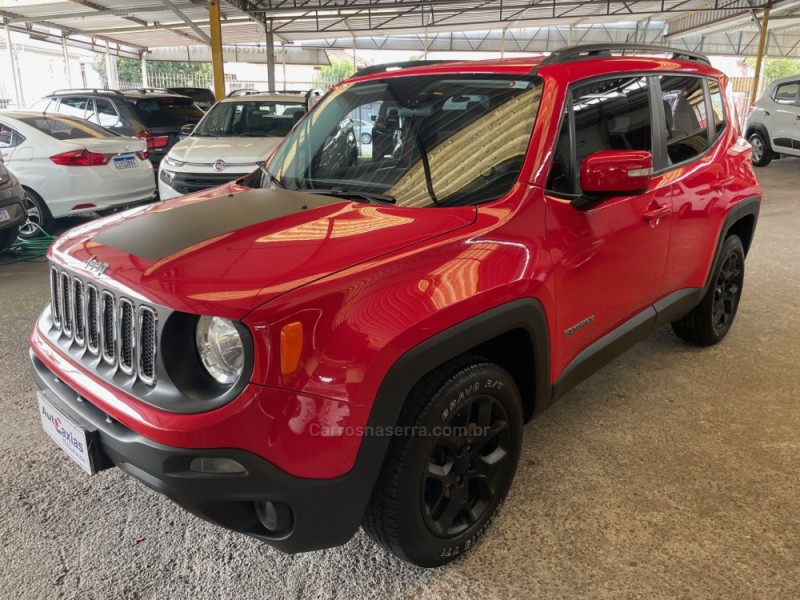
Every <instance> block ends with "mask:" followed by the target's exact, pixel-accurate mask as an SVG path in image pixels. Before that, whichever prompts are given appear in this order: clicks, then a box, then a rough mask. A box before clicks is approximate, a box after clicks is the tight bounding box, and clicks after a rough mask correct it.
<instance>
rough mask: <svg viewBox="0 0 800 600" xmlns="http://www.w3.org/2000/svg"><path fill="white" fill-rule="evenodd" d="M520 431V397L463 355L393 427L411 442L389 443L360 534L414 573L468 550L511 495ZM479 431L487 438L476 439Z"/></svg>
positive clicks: (429, 381) (507, 381)
mask: <svg viewBox="0 0 800 600" xmlns="http://www.w3.org/2000/svg"><path fill="white" fill-rule="evenodd" d="M479 423H480V424H479ZM522 423H523V415H522V402H521V400H520V395H519V391H518V390H517V386H516V384H515V383H514V380H513V379H512V378H511V376H510V375H509V374H508V373H507V372H506V371H505V370H503V369H502V368H501V367H499V366H497V365H495V364H493V363H491V362H488V361H487V360H485V359H483V358H480V357H477V356H466V357H461V358H458V359H454V360H453V361H450V362H449V363H446V364H445V365H443V366H441V367H439V368H438V369H436V370H435V371H433V372H432V373H430V374H429V375H427V376H426V377H425V378H424V379H423V380H422V381H420V382H419V383H418V384H417V385H415V386H414V388H413V389H412V391H411V393H410V394H409V397H408V399H407V401H406V404H405V407H404V409H403V413H402V414H401V416H400V419H399V421H398V425H399V426H401V427H403V431H404V432H408V434H407V435H397V436H395V437H394V438H393V439H392V442H391V445H390V447H389V451H388V452H387V454H386V460H385V461H384V466H383V470H382V471H381V474H380V476H379V478H378V481H377V483H376V485H375V489H374V490H373V493H372V497H371V498H370V501H369V506H368V507H367V510H366V513H365V515H364V519H363V521H362V526H363V528H364V530H365V531H366V532H367V534H368V535H369V536H370V537H371V538H372V539H373V540H375V541H376V542H378V544H380V545H381V546H383V547H384V548H385V549H386V550H388V551H389V552H391V553H393V554H395V555H396V556H398V557H399V558H401V559H403V560H405V561H407V562H410V563H412V564H414V565H417V566H420V567H437V566H440V565H443V564H445V563H448V562H450V561H452V560H454V559H455V558H456V557H458V556H459V555H461V554H463V553H464V552H466V551H467V550H469V549H470V548H471V547H472V546H474V545H475V543H476V542H477V541H478V539H479V538H480V537H481V536H482V535H483V533H484V532H485V531H486V529H487V528H488V526H489V525H490V524H491V522H492V521H493V520H494V518H495V517H496V515H497V513H498V511H499V510H500V506H501V505H502V502H503V499H504V498H505V496H506V494H507V493H508V490H509V488H510V487H511V482H512V481H513V479H514V474H515V472H516V468H517V462H518V461H519V453H520V448H521V445H522ZM482 426H488V427H489V428H490V432H489V433H488V434H484V435H479V434H480V433H481V431H476V427H482ZM458 429H461V430H462V431H458ZM464 430H468V431H469V433H465V434H464V435H458V434H459V433H463V432H464ZM426 433H429V434H430V435H426Z"/></svg>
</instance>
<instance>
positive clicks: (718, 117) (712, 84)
mask: <svg viewBox="0 0 800 600" xmlns="http://www.w3.org/2000/svg"><path fill="white" fill-rule="evenodd" d="M708 95H709V96H710V98H711V112H712V113H713V115H712V116H713V117H714V120H713V122H712V130H711V135H712V137H713V138H714V139H717V138H718V137H719V136H720V135H722V132H723V131H724V130H725V124H726V119H725V103H724V102H723V100H722V92H721V91H720V89H719V82H718V81H717V80H716V79H709V80H708Z"/></svg>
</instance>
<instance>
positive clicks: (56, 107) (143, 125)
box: [33, 89, 204, 165]
mask: <svg viewBox="0 0 800 600" xmlns="http://www.w3.org/2000/svg"><path fill="white" fill-rule="evenodd" d="M33 108H35V109H36V110H41V111H42V112H56V113H60V114H63V115H69V116H71V117H78V118H79V119H86V120H87V121H90V122H92V123H96V124H97V125H101V126H102V127H105V128H106V129H110V130H111V131H115V132H117V133H119V134H122V135H129V136H133V137H136V138H141V139H143V140H145V141H146V142H147V150H148V152H149V154H150V161H151V162H152V163H153V164H154V165H158V163H160V162H161V159H162V158H163V157H164V156H166V154H167V152H169V149H170V148H172V146H173V145H174V144H175V142H177V141H178V140H179V139H180V133H181V127H183V126H184V125H187V124H190V123H192V124H193V123H197V122H198V121H199V120H200V119H201V118H202V117H203V114H204V113H203V111H202V110H201V109H200V108H199V107H198V106H196V105H195V101H194V100H193V99H192V98H189V97H188V96H182V95H180V94H173V93H170V92H167V91H158V90H126V91H122V92H120V91H117V90H94V89H83V90H77V89H76V90H59V91H56V92H53V93H52V94H50V95H48V96H45V97H44V98H42V99H41V100H39V101H38V102H36V103H35V104H34V105H33Z"/></svg>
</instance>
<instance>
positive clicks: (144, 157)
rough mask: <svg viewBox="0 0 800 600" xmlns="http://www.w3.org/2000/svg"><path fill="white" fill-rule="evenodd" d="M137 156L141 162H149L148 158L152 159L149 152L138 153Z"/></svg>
mask: <svg viewBox="0 0 800 600" xmlns="http://www.w3.org/2000/svg"><path fill="white" fill-rule="evenodd" d="M136 156H138V157H139V160H147V159H148V158H150V154H149V153H148V152H147V150H143V151H141V152H137V153H136Z"/></svg>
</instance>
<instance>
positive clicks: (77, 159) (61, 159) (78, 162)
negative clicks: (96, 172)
mask: <svg viewBox="0 0 800 600" xmlns="http://www.w3.org/2000/svg"><path fill="white" fill-rule="evenodd" d="M50 160H52V161H53V162H54V163H56V164H57V165H62V166H65V167H95V166H98V165H107V164H108V160H109V157H108V155H106V154H100V153H99V152H89V151H88V150H70V151H69V152H62V153H61V154H56V155H54V156H51V157H50Z"/></svg>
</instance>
